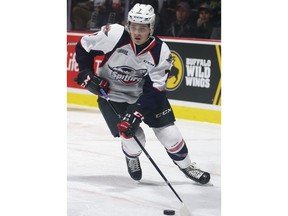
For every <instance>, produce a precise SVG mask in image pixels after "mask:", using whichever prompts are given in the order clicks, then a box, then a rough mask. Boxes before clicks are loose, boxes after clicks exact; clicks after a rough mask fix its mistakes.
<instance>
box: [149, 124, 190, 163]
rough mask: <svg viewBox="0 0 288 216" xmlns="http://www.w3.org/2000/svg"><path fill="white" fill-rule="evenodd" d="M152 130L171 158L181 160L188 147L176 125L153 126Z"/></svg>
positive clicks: (185, 154)
mask: <svg viewBox="0 0 288 216" xmlns="http://www.w3.org/2000/svg"><path fill="white" fill-rule="evenodd" d="M153 130H154V133H155V135H156V137H157V139H158V140H159V141H160V142H161V144H162V145H163V146H164V147H165V148H166V151H167V153H168V155H169V156H170V158H171V159H172V160H176V161H179V160H183V159H184V158H185V157H186V156H187V154H188V149H187V146H186V143H185V141H184V140H183V138H182V135H181V133H180V131H179V129H178V128H177V126H176V125H174V124H173V125H169V126H165V127H161V128H153Z"/></svg>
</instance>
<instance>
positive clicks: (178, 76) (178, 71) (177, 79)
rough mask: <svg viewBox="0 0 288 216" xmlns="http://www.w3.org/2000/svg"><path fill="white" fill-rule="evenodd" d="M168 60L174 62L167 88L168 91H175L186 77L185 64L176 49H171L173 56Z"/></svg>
mask: <svg viewBox="0 0 288 216" xmlns="http://www.w3.org/2000/svg"><path fill="white" fill-rule="evenodd" d="M167 61H168V62H172V63H173V66H172V67H171V70H170V72H169V75H168V80H167V86H166V89H167V90H168V91H174V90H176V89H177V88H178V87H179V86H180V85H181V83H182V80H183V77H184V64H183V61H182V58H181V56H180V55H179V54H178V53H177V52H175V51H174V50H171V56H170V58H169V59H167Z"/></svg>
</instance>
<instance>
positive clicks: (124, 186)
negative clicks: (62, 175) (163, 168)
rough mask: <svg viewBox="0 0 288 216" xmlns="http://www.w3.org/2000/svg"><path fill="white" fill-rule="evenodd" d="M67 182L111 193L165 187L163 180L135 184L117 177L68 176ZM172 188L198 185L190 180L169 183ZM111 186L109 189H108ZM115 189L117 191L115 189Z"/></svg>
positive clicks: (129, 179) (132, 181)
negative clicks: (83, 184)
mask: <svg viewBox="0 0 288 216" xmlns="http://www.w3.org/2000/svg"><path fill="white" fill-rule="evenodd" d="M67 181H68V183H69V182H78V183H85V184H89V185H92V186H96V187H99V185H100V186H101V185H102V186H108V189H107V188H106V190H111V191H115V190H117V191H119V192H121V191H127V190H129V189H131V190H132V189H135V186H137V187H147V186H153V187H163V186H167V184H166V182H165V181H164V180H163V181H161V180H159V181H152V180H147V179H145V178H144V179H142V180H141V181H139V182H137V181H134V180H133V179H131V178H130V177H129V176H127V177H126V176H119V175H99V176H96V175H95V176H76V175H72V176H68V177H67ZM169 182H170V184H171V185H172V186H174V185H185V184H187V185H191V184H192V185H199V184H197V183H194V182H192V181H191V180H188V179H187V181H169ZM109 186H111V189H110V188H109ZM115 188H117V189H115Z"/></svg>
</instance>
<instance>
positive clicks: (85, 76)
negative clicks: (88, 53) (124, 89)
mask: <svg viewBox="0 0 288 216" xmlns="http://www.w3.org/2000/svg"><path fill="white" fill-rule="evenodd" d="M74 81H75V82H77V84H78V85H80V86H82V87H83V88H86V89H88V90H89V91H90V92H92V93H93V94H96V95H102V94H101V92H100V89H103V90H104V91H105V92H106V93H108V92H109V83H108V81H107V80H105V79H103V78H101V77H98V76H95V75H94V74H93V72H92V71H91V70H89V69H85V70H83V71H80V73H79V74H78V76H77V77H76V78H75V79H74Z"/></svg>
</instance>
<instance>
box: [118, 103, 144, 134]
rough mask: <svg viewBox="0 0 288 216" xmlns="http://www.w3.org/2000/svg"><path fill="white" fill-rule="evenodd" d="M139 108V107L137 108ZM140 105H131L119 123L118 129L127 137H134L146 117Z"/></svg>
mask: <svg viewBox="0 0 288 216" xmlns="http://www.w3.org/2000/svg"><path fill="white" fill-rule="evenodd" d="M137 108H138V109H137ZM138 110H141V109H140V108H139V105H130V106H129V107H128V109H127V112H126V114H125V116H124V118H123V119H122V121H121V123H119V124H117V127H118V131H119V133H120V135H121V136H123V137H124V138H125V139H129V138H131V137H133V136H134V135H135V133H136V131H137V129H138V128H139V125H140V123H141V122H142V120H143V119H144V117H143V115H142V114H141V113H140V111H138Z"/></svg>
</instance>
